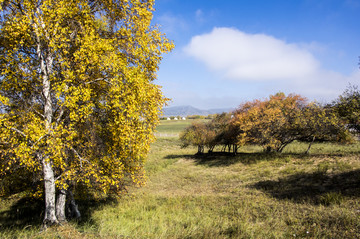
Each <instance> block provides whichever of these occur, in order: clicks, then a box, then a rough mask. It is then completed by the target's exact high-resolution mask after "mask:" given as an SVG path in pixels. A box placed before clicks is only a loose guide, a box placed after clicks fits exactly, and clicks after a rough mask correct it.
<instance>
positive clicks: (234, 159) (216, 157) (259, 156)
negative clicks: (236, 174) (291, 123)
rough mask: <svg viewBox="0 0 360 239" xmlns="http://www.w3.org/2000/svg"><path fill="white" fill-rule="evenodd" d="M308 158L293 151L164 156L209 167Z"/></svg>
mask: <svg viewBox="0 0 360 239" xmlns="http://www.w3.org/2000/svg"><path fill="white" fill-rule="evenodd" d="M292 157H296V158H299V159H300V158H301V159H305V158H310V157H311V156H309V155H305V154H294V153H289V154H288V153H265V152H261V153H237V154H233V153H226V152H212V153H204V154H195V155H177V154H171V155H168V156H166V157H165V158H166V159H180V158H182V159H188V160H194V161H195V162H196V164H198V165H205V166H209V167H226V166H230V165H233V164H236V163H242V164H246V165H250V164H256V163H258V162H261V161H273V160H280V161H284V162H287V161H288V160H289V158H292Z"/></svg>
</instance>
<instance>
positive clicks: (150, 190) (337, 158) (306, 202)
mask: <svg viewBox="0 0 360 239" xmlns="http://www.w3.org/2000/svg"><path fill="white" fill-rule="evenodd" d="M190 123H191V121H162V122H161V124H160V126H159V127H158V132H157V135H158V139H157V141H156V142H155V143H153V145H152V147H151V152H150V154H149V158H148V161H147V164H146V166H145V168H146V171H147V177H148V180H147V184H146V186H144V187H142V188H130V189H129V190H128V193H127V194H124V195H123V196H121V197H120V198H109V199H104V200H102V201H92V200H91V199H89V200H88V201H80V202H79V204H80V205H79V206H80V207H81V210H82V212H83V218H82V219H81V220H79V221H70V222H69V223H68V224H66V225H63V226H58V227H53V228H50V229H49V230H47V231H44V232H41V231H40V227H41V219H42V215H36V214H34V213H33V212H36V207H41V206H42V204H39V203H38V202H36V201H31V200H30V199H26V198H25V199H24V198H21V195H15V196H14V197H13V198H10V199H1V202H0V238H360V143H359V142H357V143H356V144H349V145H338V144H330V143H317V144H314V145H313V146H312V149H311V151H310V154H309V155H305V154H303V152H304V151H306V149H307V147H308V145H307V144H304V143H299V142H295V143H293V144H291V145H289V146H288V147H287V148H286V149H285V150H284V152H283V153H282V154H278V153H274V154H266V153H263V152H262V149H261V148H260V147H256V146H247V147H243V148H241V149H240V150H239V153H238V154H237V155H232V154H227V153H222V152H220V150H221V149H220V148H217V149H215V151H216V152H215V153H213V154H205V155H201V156H195V153H196V152H197V149H196V148H195V147H190V148H185V149H182V148H180V146H179V145H180V141H179V139H178V134H179V132H180V131H181V130H182V129H184V128H185V127H186V126H187V125H189V124H190Z"/></svg>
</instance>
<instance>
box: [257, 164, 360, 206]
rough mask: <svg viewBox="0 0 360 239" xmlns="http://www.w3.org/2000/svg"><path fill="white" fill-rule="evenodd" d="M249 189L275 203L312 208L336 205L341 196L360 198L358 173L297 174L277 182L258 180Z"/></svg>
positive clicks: (356, 171) (359, 172)
mask: <svg viewBox="0 0 360 239" xmlns="http://www.w3.org/2000/svg"><path fill="white" fill-rule="evenodd" d="M250 187H252V188H256V189H259V190H262V191H264V192H266V193H269V194H270V195H271V196H272V197H274V198H276V199H279V200H291V201H293V202H296V203H311V204H314V205H318V204H322V205H331V204H340V203H341V201H342V200H343V198H344V197H356V198H359V197H360V170H354V171H350V172H344V173H339V174H327V173H326V172H321V171H316V172H314V173H297V174H294V175H290V176H288V177H285V178H280V179H278V180H265V181H260V182H258V183H256V184H254V185H251V186H250Z"/></svg>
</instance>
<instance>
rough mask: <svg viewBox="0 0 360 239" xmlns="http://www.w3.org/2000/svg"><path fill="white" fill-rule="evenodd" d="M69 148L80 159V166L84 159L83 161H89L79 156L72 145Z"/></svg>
mask: <svg viewBox="0 0 360 239" xmlns="http://www.w3.org/2000/svg"><path fill="white" fill-rule="evenodd" d="M71 150H72V151H73V152H74V153H75V154H76V156H78V158H79V159H80V167H81V168H82V162H83V161H85V162H88V163H90V162H89V161H88V160H86V159H84V158H82V157H81V156H80V154H79V153H78V152H77V151H76V149H74V148H73V147H71Z"/></svg>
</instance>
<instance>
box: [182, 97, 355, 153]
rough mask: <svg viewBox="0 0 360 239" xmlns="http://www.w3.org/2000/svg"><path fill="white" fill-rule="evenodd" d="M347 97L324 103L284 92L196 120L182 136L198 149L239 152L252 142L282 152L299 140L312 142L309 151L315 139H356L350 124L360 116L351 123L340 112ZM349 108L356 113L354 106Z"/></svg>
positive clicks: (269, 150)
mask: <svg viewBox="0 0 360 239" xmlns="http://www.w3.org/2000/svg"><path fill="white" fill-rule="evenodd" d="M353 92H354V91H353ZM346 94H347V96H348V95H349V93H348V92H347V93H346ZM341 97H342V98H341ZM344 98H345V97H344V96H340V99H341V100H338V101H334V102H333V104H329V105H320V104H318V103H314V102H311V103H308V102H307V100H306V99H305V98H304V97H302V96H300V95H296V94H290V95H288V96H286V95H285V94H284V93H281V92H280V93H277V94H275V95H270V96H269V98H267V99H265V100H254V101H251V102H246V103H243V104H241V105H240V106H239V107H238V108H237V109H236V110H235V111H234V112H231V113H223V114H219V115H216V116H215V117H213V119H211V120H210V121H196V122H194V123H192V125H190V126H189V127H187V128H186V129H185V130H184V131H183V132H182V133H181V135H180V140H181V142H182V146H183V147H187V146H189V145H193V146H197V147H198V153H204V150H205V148H208V150H209V152H212V151H213V150H214V147H215V146H217V145H221V146H222V150H223V151H225V150H226V149H228V151H229V152H230V151H232V152H233V153H236V152H237V150H238V148H239V147H241V146H244V145H248V144H256V145H260V146H262V147H263V148H264V151H266V152H282V151H283V149H284V148H285V147H286V146H287V145H288V144H290V143H292V142H293V141H295V140H297V141H303V142H309V148H308V150H307V151H306V153H308V151H309V150H310V147H311V144H312V143H313V142H315V141H330V142H341V143H348V142H351V141H352V140H353V137H352V135H351V134H350V132H349V129H350V128H349V125H350V126H351V129H357V127H358V123H359V117H357V118H356V119H353V117H351V120H352V121H351V122H352V124H349V120H347V117H348V116H347V115H346V114H339V112H343V111H341V110H340V109H343V108H342V107H344V106H343V105H346V104H344V103H343V102H345V100H344ZM352 102H353V101H352ZM358 103H359V98H358V99H357V104H356V102H355V103H354V102H353V104H354V105H356V106H358ZM346 109H347V110H348V112H350V114H351V115H352V116H353V114H352V112H351V109H348V108H346ZM358 112H359V111H358ZM356 120H357V121H356Z"/></svg>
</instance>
